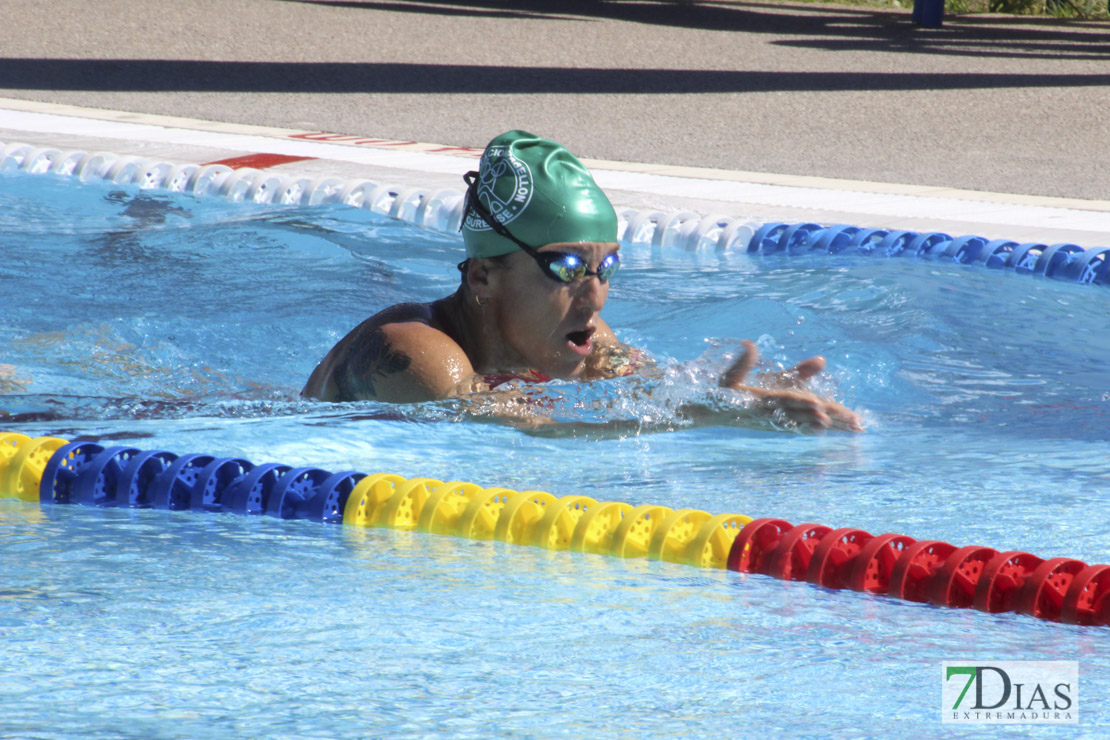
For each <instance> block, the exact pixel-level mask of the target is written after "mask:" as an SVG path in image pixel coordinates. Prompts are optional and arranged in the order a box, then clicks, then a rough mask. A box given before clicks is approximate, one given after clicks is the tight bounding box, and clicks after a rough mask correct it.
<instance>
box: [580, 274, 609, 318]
mask: <svg viewBox="0 0 1110 740" xmlns="http://www.w3.org/2000/svg"><path fill="white" fill-rule="evenodd" d="M575 288H576V292H575V296H574V303H575V306H576V307H577V308H578V309H579V310H580V311H582V312H583V313H600V312H601V309H602V308H603V307H604V306H605V300H606V298H608V297H609V284H608V283H603V282H601V281H600V280H598V278H597V276H596V275H588V276H586V277H585V278H583V279H581V280H579V281H578V285H576V286H575Z"/></svg>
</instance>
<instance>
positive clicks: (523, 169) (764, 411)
mask: <svg viewBox="0 0 1110 740" xmlns="http://www.w3.org/2000/svg"><path fill="white" fill-rule="evenodd" d="M465 179H466V181H467V184H468V190H467V194H466V207H465V211H464V215H463V224H462V233H463V241H464V243H465V245H466V255H467V259H466V260H465V261H463V262H462V263H461V264H460V265H459V270H460V271H461V273H462V279H461V284H460V286H459V288H458V290H457V291H455V293H453V294H452V295H449V296H447V297H445V298H441V299H439V300H437V301H433V302H431V303H402V304H399V305H396V306H392V307H390V308H387V309H385V310H383V311H381V312H380V313H377V314H375V315H374V316H372V317H370V318H369V319H367V320H366V321H364V322H362V323H361V324H360V325H359V326H357V327H356V328H355V329H354V330H352V331H351V332H350V333H349V334H348V335H347V336H346V337H344V338H343V339H342V340H340V341H339V343H338V344H336V345H335V347H333V348H332V349H331V351H330V352H328V354H327V356H326V357H324V359H323V360H322V361H321V362H320V364H319V365H318V366H317V367H316V369H315V370H314V371H313V373H312V375H311V377H310V378H309V379H308V383H307V384H306V385H305V387H304V390H303V391H301V393H302V395H303V396H305V397H309V398H317V399H320V400H324V401H354V400H369V399H374V400H378V401H386V402H393V403H414V402H420V401H429V400H434V399H442V398H450V397H458V396H467V395H471V394H475V393H484V392H488V391H492V390H493V389H495V388H497V387H498V386H502V385H505V384H506V383H508V381H512V380H520V381H523V382H543V381H547V380H551V379H554V378H559V379H574V380H582V381H592V380H600V379H605V378H613V377H617V376H622V375H629V374H633V373H645V372H650V371H651V368H652V367H653V365H652V363H651V362H650V361H649V360H648V359H647V358H646V356H645V355H644V354H643V353H642V352H640V351H638V350H636V349H635V348H632V347H629V346H627V345H625V344H623V343H622V342H620V341H619V340H618V339H617V337H616V335H615V334H614V333H613V331H612V329H610V328H609V325H608V324H606V323H605V321H604V319H602V317H601V310H602V308H603V307H604V306H605V301H606V299H607V298H608V296H609V283H610V280H611V279H612V278H613V276H614V275H615V274H616V272H617V270H618V269H619V267H620V254H619V252H620V244H619V243H618V242H617V215H616V212H615V211H614V210H613V206H612V205H611V204H610V203H609V199H608V198H607V197H606V196H605V194H604V193H603V192H602V191H601V189H600V188H599V187H598V186H597V184H596V183H595V182H594V180H593V176H592V175H591V174H590V172H589V170H587V169H586V167H585V166H584V165H583V164H582V163H581V162H579V161H578V159H577V158H576V157H574V155H572V154H571V153H570V152H568V151H567V150H566V149H565V148H563V147H562V146H560V145H559V144H556V143H555V142H553V141H548V140H546V139H541V138H539V137H536V136H534V135H533V134H530V133H527V132H525V131H510V132H508V133H505V134H502V135H501V136H498V137H497V138H495V139H494V140H493V141H491V142H490V143H489V145H488V146H487V147H486V149H485V151H484V153H483V154H482V158H481V161H480V163H479V167H478V172H476V173H474V172H471V173H468V174H467V176H466V178H465ZM745 349H746V351H745V353H744V355H743V356H742V357H741V358H740V359H738V360H737V361H736V362H735V363H734V364H733V365H732V367H730V368H729V369H728V370H727V371H726V372H725V373H724V374H723V375H722V377H721V379H720V385H721V387H722V388H728V389H732V390H734V391H737V392H740V393H742V394H746V398H747V399H748V400H749V401H750V402H749V403H747V404H745V405H744V406H743V408H744V409H745V413H744V414H741V415H740V416H743V417H744V418H737V419H732V420H727V421H732V422H734V423H735V422H740V423H743V422H745V421H748V420H751V419H755V420H761V419H765V418H767V417H769V416H772V415H775V416H777V417H779V418H785V419H786V420H788V421H790V422H792V423H794V424H797V425H798V426H800V427H803V428H806V429H826V428H833V429H846V430H853V431H862V426H861V425H860V419H859V416H858V415H856V414H855V413H854V412H852V411H850V410H848V409H847V408H845V407H843V406H841V405H840V404H839V403H836V402H835V401H832V400H829V399H825V398H821V397H819V396H817V395H815V394H813V393H811V392H809V391H807V390H805V388H804V384H805V382H806V381H807V380H809V379H810V378H811V377H813V376H814V375H815V374H817V373H818V372H820V371H821V370H823V369H824V367H825V361H824V359H823V358H821V357H811V358H809V359H808V360H805V361H804V362H802V363H800V364H799V365H797V366H796V367H795V368H794V369H793V370H790V371H787V372H784V373H773V374H769V375H766V376H763V378H761V384H760V385H759V386H756V385H750V384H748V380H747V377H748V375H749V373H750V371H751V369H752V368H753V367H754V365H755V363H756V362H757V360H758V353H757V352H756V350H755V345H754V344H752V343H751V342H745ZM513 386H514V387H515V386H516V384H513ZM527 413H528V414H529V415H532V416H536V421H537V422H540V423H542V414H541V413H539V412H538V411H529V412H527ZM690 413H691V415H692V416H697V415H698V413H699V412H696V411H694V410H691V412H690ZM719 421H725V420H719Z"/></svg>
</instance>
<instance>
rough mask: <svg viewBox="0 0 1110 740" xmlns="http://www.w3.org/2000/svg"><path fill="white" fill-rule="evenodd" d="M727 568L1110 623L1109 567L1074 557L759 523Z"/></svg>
mask: <svg viewBox="0 0 1110 740" xmlns="http://www.w3.org/2000/svg"><path fill="white" fill-rule="evenodd" d="M726 567H727V568H728V569H729V570H734V571H738V572H740V573H759V574H762V575H769V576H774V577H775V578H779V579H782V580H785V581H800V580H806V581H808V582H809V583H812V584H815V585H818V586H825V587H826V588H833V589H842V588H848V589H852V590H854V591H863V592H867V593H875V594H885V595H887V596H893V597H895V598H899V599H904V600H906V601H916V602H920V603H927V604H932V605H934V606H948V607H954V608H959V609H966V608H969V607H974V608H975V609H978V610H980V611H985V612H1006V611H1014V612H1017V613H1019V614H1026V615H1028V616H1031V617H1036V618H1038V619H1044V620H1047V621H1051V622H1065V623H1068V624H1086V625H1107V624H1110V565H1087V564H1086V563H1083V562H1081V561H1079V560H1074V559H1072V558H1052V559H1050V560H1044V559H1042V558H1039V557H1037V556H1036V555H1030V554H1029V553H1027V552H1017V551H1008V552H998V551H997V550H995V549H993V548H990V547H979V546H976V545H969V546H967V547H959V548H957V547H956V546H954V545H951V544H949V543H947V542H941V541H938V540H914V539H913V538H912V537H907V536H906V535H901V534H891V533H887V534H882V535H878V536H875V535H872V534H870V533H868V532H865V531H863V530H862V529H853V528H850V527H844V528H841V529H832V528H830V527H826V526H824V525H821V524H799V525H797V526H794V525H792V524H790V523H789V522H787V521H785V520H783V519H771V518H764V519H755V520H753V521H752V522H751V523H749V524H747V525H746V526H745V527H744V528H743V529H742V530H740V533H739V534H737V536H736V539H735V540H734V541H733V543H732V549H731V550H730V551H729V555H728V561H727V564H726Z"/></svg>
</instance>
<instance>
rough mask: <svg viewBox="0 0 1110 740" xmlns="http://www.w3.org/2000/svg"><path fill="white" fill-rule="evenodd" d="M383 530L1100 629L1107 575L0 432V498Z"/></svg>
mask: <svg viewBox="0 0 1110 740" xmlns="http://www.w3.org/2000/svg"><path fill="white" fill-rule="evenodd" d="M4 497H7V498H16V499H19V500H21V501H27V502H33V501H38V502H40V504H43V505H45V504H52V505H65V504H82V505H85V506H100V507H122V508H153V509H168V510H178V511H180V510H190V511H199V512H226V513H233V514H242V515H254V516H272V517H278V518H281V519H309V520H312V521H319V522H322V523H325V524H346V525H349V526H360V527H389V528H394V529H409V530H418V531H421V532H430V533H435V534H446V535H454V536H457V537H467V538H471V539H483V540H491V539H496V540H500V541H503V542H507V543H511V544H517V545H529V546H533V547H542V548H546V549H549V550H570V551H573V552H585V553H593V554H598V555H611V556H616V557H625V558H631V557H640V558H644V557H646V558H649V559H651V560H666V561H669V562H674V563H682V564H685V565H691V566H696V567H702V568H727V569H728V570H733V571H737V572H740V573H754V574H760V575H765V576H771V577H774V578H778V579H781V580H791V581H807V582H809V583H811V584H814V585H816V586H823V587H825V588H829V589H852V590H855V591H861V592H866V593H872V594H881V595H885V596H888V597H891V598H895V599H902V600H905V601H913V602H919V603H927V604H931V605H933V606H938V607H952V608H974V609H978V610H980V611H984V612H989V613H998V612H1016V613H1019V614H1024V615H1028V616H1031V617H1036V618H1038V619H1044V620H1048V621H1053V622H1063V623H1067V624H1080V625H1103V626H1106V625H1110V565H1087V564H1086V563H1083V562H1081V561H1079V560H1075V559H1072V558H1062V557H1058V558H1049V559H1044V558H1040V557H1037V556H1035V555H1031V554H1030V553H1026V552H1020V551H1004V552H999V551H997V550H995V549H993V548H989V547H979V546H975V545H970V546H964V547H956V546H954V545H951V544H949V543H947V542H941V541H939V540H915V539H914V538H912V537H909V536H907V535H900V534H892V533H887V534H881V535H877V536H876V535H872V534H870V533H868V532H865V531H864V530H861V529H853V528H838V529H834V528H831V527H828V526H825V525H822V524H812V523H806V524H798V525H794V524H791V523H790V522H787V521H785V520H783V519H773V518H760V519H752V518H751V517H749V516H745V515H743V514H718V515H713V514H710V513H708V512H705V511H700V510H696V509H671V508H669V507H666V506H655V505H651V504H644V505H640V506H636V507H633V506H631V505H629V504H626V503H622V502H600V501H597V500H595V499H593V498H591V497H589V496H582V495H576V494H571V495H568V496H562V497H558V498H557V497H556V496H554V495H552V494H550V493H547V492H545V491H515V490H511V489H507V488H498V487H493V488H483V487H481V486H478V485H476V484H474V483H466V482H463V481H447V482H444V481H440V480H436V479H433V478H409V479H406V478H403V477H401V476H398V475H392V474H388V473H375V474H372V475H366V474H364V473H359V472H354V471H342V472H339V473H332V472H329V471H326V470H322V469H319V468H314V467H293V466H290V465H282V464H279V463H265V464H262V465H255V464H253V463H251V462H250V461H248V460H244V459H241V458H219V457H214V456H212V455H198V454H191V455H183V456H178V455H176V454H174V453H172V452H167V451H164V450H140V449H138V448H135V447H130V446H111V447H104V446H102V445H99V444H96V443H94V442H82V441H77V442H69V441H66V440H64V439H59V438H56V437H34V438H32V437H28V436H27V435H24V434H18V433H0V498H4Z"/></svg>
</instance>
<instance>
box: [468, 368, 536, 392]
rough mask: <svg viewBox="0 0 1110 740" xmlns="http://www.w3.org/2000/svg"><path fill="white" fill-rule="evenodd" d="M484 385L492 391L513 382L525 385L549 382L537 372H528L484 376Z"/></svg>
mask: <svg viewBox="0 0 1110 740" xmlns="http://www.w3.org/2000/svg"><path fill="white" fill-rule="evenodd" d="M483 377H484V378H485V381H486V383H487V384H488V385H489V388H490V390H493V389H494V388H496V387H497V386H499V385H505V383H511V382H512V381H514V380H523V381H524V382H525V383H546V382H547V381H549V380H551V378H549V377H547V376H546V375H544V374H543V373H541V372H540V371H539V370H529V371H527V372H525V373H521V374H519V375H517V374H515V373H496V374H493V375H485V376H483Z"/></svg>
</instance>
